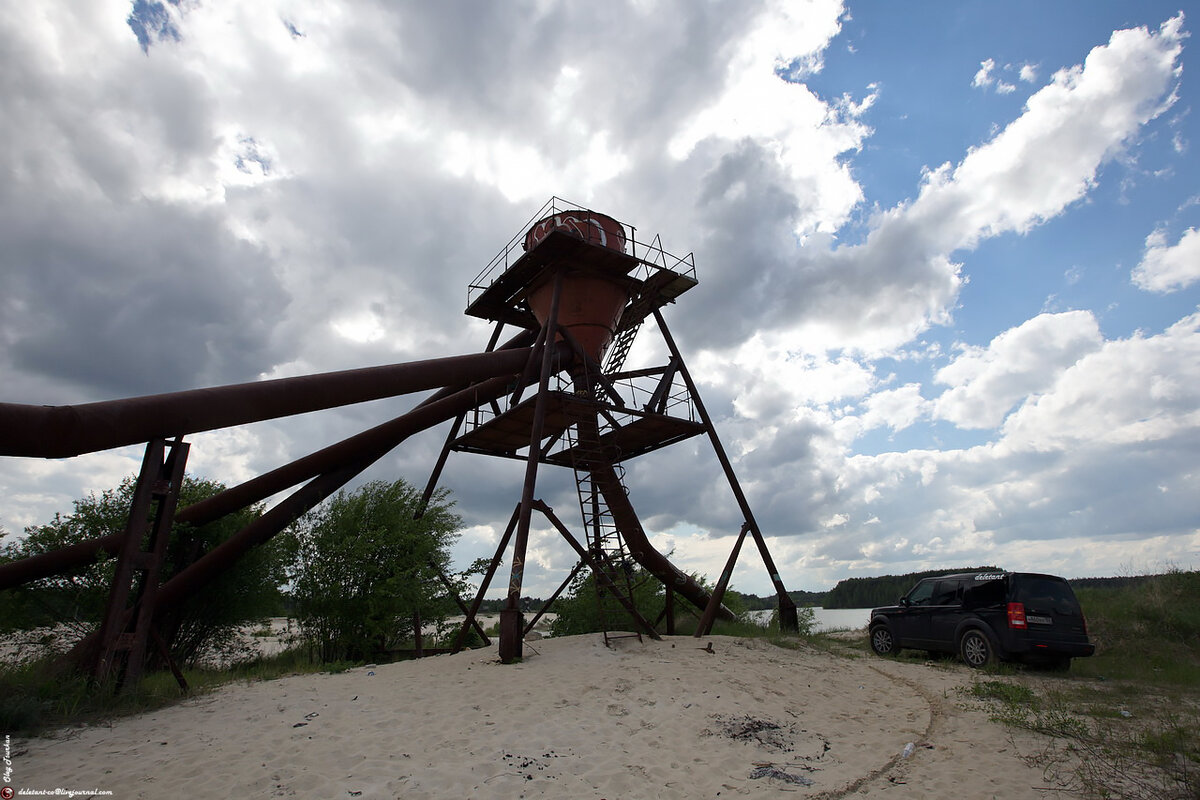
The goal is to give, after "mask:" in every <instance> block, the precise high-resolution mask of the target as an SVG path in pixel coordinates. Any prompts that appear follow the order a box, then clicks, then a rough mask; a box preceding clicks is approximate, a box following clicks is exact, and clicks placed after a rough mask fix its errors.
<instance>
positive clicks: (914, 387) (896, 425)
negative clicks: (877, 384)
mask: <svg viewBox="0 0 1200 800" xmlns="http://www.w3.org/2000/svg"><path fill="white" fill-rule="evenodd" d="M864 405H865V406H866V410H865V412H864V413H863V414H862V423H863V428H864V429H865V430H870V429H872V428H878V427H883V426H886V427H888V428H890V429H892V430H893V431H900V430H903V429H905V428H907V427H909V426H910V425H912V424H914V423H915V422H917V421H918V420H920V419H921V418H922V417H925V416H927V415H928V414H929V406H930V403H929V401H928V400H926V399H925V398H924V397H922V396H921V386H920V384H917V383H907V384H905V385H904V386H901V387H899V388H897V389H884V390H883V391H880V392H875V393H874V394H872V395H871V396H870V397H868V398H867V400H866V402H865V403H864Z"/></svg>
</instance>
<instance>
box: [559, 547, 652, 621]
mask: <svg viewBox="0 0 1200 800" xmlns="http://www.w3.org/2000/svg"><path fill="white" fill-rule="evenodd" d="M629 585H630V586H631V587H632V589H633V605H634V607H635V608H636V609H637V610H638V613H639V614H641V615H642V617H643V618H645V619H646V620H647V621H648V622H650V623H651V624H653V623H654V621H655V620H656V619H658V617H659V615H660V614H661V613H662V612H663V609H664V608H666V602H667V601H666V594H665V592H664V591H663V585H662V584H661V583H659V581H658V579H657V578H655V577H654V576H653V575H651V574H650V573H649V572H647V571H646V570H645V569H643V568H642V567H637V566H634V565H633V564H632V563H631V564H630V570H629ZM621 588H622V590H624V589H625V585H624V582H622V583H621ZM553 610H554V613H555V614H556V616H555V618H554V621H553V622H552V623H550V633H551V635H552V636H574V635H576V634H581V633H598V632H600V631H602V630H604V619H605V618H607V619H608V620H609V625H610V626H613V627H610V630H614V629H620V630H637V623H635V622H634V621H633V619H632V618H630V616H629V615H628V613H627V612H626V611H625V610H624V609H623V608H621V607H620V606H618V605H616V602H615V601H614V600H612V599H609V600H608V601H606V610H605V615H604V616H603V617H602V616H601V613H600V604H599V599H598V595H597V593H596V577H595V575H593V574H592V571H591V570H589V569H583V570H581V571H580V572H579V574H578V575H576V576H575V579H574V580H573V581H571V585H570V586H568V587H567V591H566V593H565V594H564V595H563V596H562V597H559V598H558V600H556V601H555V603H554V609H553Z"/></svg>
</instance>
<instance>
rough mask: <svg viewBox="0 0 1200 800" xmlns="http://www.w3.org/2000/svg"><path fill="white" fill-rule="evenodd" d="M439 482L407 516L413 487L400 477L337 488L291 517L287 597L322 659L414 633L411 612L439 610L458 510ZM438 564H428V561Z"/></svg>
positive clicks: (438, 617)
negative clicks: (294, 521)
mask: <svg viewBox="0 0 1200 800" xmlns="http://www.w3.org/2000/svg"><path fill="white" fill-rule="evenodd" d="M448 495H449V493H448V492H446V491H441V492H438V493H437V494H436V495H434V497H433V498H432V499H431V500H430V503H429V506H428V507H427V508H426V510H425V513H424V515H423V516H422V517H421V518H420V519H414V518H413V515H414V513H415V512H416V510H417V508H418V505H419V503H420V501H421V494H420V492H418V491H417V490H416V489H415V488H413V487H412V486H410V485H409V484H408V483H406V482H405V481H403V480H397V481H395V482H394V483H386V482H383V481H375V482H372V483H368V484H366V485H365V486H363V487H362V488H361V489H359V490H358V491H356V492H353V493H349V494H348V493H346V492H339V493H338V494H337V495H336V496H334V497H332V498H330V499H329V500H328V501H326V503H324V504H323V505H322V506H320V507H319V508H317V509H314V510H313V511H312V512H310V513H309V514H308V515H306V516H305V517H304V518H303V519H301V521H300V522H299V523H298V525H297V528H298V530H297V537H298V542H299V547H298V550H297V558H296V563H295V567H294V572H293V578H294V582H295V588H294V590H293V601H294V603H295V612H296V616H297V618H298V621H299V623H300V629H301V636H302V637H303V639H304V641H305V642H306V643H307V644H308V646H309V647H311V648H312V649H313V651H314V652H315V653H316V655H317V657H318V658H319V659H320V660H321V661H325V662H328V661H334V660H338V659H349V660H365V659H370V658H375V657H378V656H380V655H384V654H386V653H387V652H388V651H390V650H393V649H396V648H398V647H399V646H400V645H401V644H402V643H403V642H405V641H407V640H408V639H410V638H411V637H412V634H413V614H414V612H419V613H420V615H421V618H422V620H423V622H429V621H433V622H435V623H437V622H440V621H442V620H444V618H445V616H446V615H447V613H449V612H450V611H451V610H452V606H451V605H450V603H449V602H448V601H447V599H446V598H445V597H444V596H443V594H444V592H443V589H442V586H441V584H440V582H439V581H438V578H437V571H436V569H440V570H441V571H442V572H443V573H445V574H447V575H448V574H449V571H450V570H449V563H450V557H449V548H450V545H451V544H453V542H454V541H455V539H456V538H457V536H458V534H457V531H458V528H459V527H460V525H461V524H462V520H461V518H460V517H459V516H458V515H457V514H454V513H453V512H452V511H451V509H452V507H453V503H452V502H450V501H449V500H448V499H447V498H448ZM435 568H436V569H435Z"/></svg>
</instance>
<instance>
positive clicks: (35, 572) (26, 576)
mask: <svg viewBox="0 0 1200 800" xmlns="http://www.w3.org/2000/svg"><path fill="white" fill-rule="evenodd" d="M530 352H531V349H530V348H528V347H519V348H512V349H504V350H499V351H494V352H491V353H485V354H484V355H486V356H491V357H493V358H494V361H493V362H492V363H491V365H488V366H487V368H486V369H482V365H487V364H488V362H487V361H486V360H484V361H483V362H482V365H481V364H480V363H475V366H476V367H477V368H478V369H475V370H472V371H471V372H470V373H469V374H465V375H464V374H462V373H459V374H457V375H456V379H455V383H456V384H458V387H457V389H456V391H463V390H464V389H463V388H462V384H463V383H464V382H469V381H471V380H478V379H481V378H487V377H491V376H492V375H493V374H496V372H497V371H499V374H500V375H501V376H509V375H512V374H515V373H519V372H521V371H522V370H523V369H524V366H525V361H527V360H528V359H529V355H530ZM568 352H569V349H568V348H567V347H566V346H565V345H562V344H560V345H559V346H558V348H557V352H556V355H557V356H558V357H560V358H563V357H566V354H567V353H568ZM421 363H426V362H421ZM506 379H507V378H506ZM286 380H298V379H286ZM199 391H205V390H199ZM414 391H416V390H414ZM180 394H187V393H186V392H184V393H180ZM452 394H454V392H453V391H448V390H443V391H440V392H437V393H435V394H434V395H432V396H431V397H429V398H428V399H426V400H425V401H423V402H422V403H421V404H420V405H418V406H417V408H418V409H419V408H422V407H424V406H426V405H429V404H431V403H435V402H438V401H439V400H442V399H445V398H446V397H448V396H450V395H452ZM500 394H501V395H503V394H504V393H503V392H501V393H500ZM168 396H169V395H158V396H157V397H159V398H162V397H168ZM135 399H146V398H135ZM486 399H487V398H483V399H481V400H480V402H484V401H485V400H486ZM97 405H99V404H97ZM439 421H440V420H439ZM395 423H396V420H391V421H389V422H385V423H383V424H382V425H378V426H376V427H374V428H371V429H370V430H367V431H364V432H362V433H360V434H357V435H355V436H351V437H350V438H348V439H344V440H342V441H341V442H338V443H336V444H332V445H330V446H328V447H326V448H323V449H321V450H318V451H316V452H315V453H311V454H309V455H307V456H304V457H303V458H300V459H297V460H296V461H293V462H291V463H289V464H285V465H283V466H281V467H278V468H276V469H274V470H271V471H270V472H266V473H263V474H262V475H259V476H257V477H255V478H252V479H250V480H248V481H246V482H245V483H242V484H240V485H238V486H234V487H232V488H230V489H226V490H225V491H224V492H221V493H220V494H217V495H214V496H212V497H210V498H208V499H206V500H202V501H200V502H198V503H193V504H192V505H190V506H187V507H186V508H183V509H181V510H180V511H179V512H178V513H177V514H176V515H175V521H176V522H177V523H180V524H191V525H196V526H200V525H205V524H207V523H209V522H212V521H213V520H216V519H220V518H221V517H223V516H225V515H226V514H229V513H232V512H234V511H237V510H238V509H241V508H245V507H246V506H248V505H251V504H253V503H257V502H259V501H261V500H263V499H265V498H267V497H271V496H272V495H275V494H278V493H279V492H282V491H284V490H286V489H288V488H290V487H292V486H295V485H296V484H298V483H300V482H301V481H306V480H309V479H311V478H314V477H316V476H317V475H320V474H321V473H322V472H325V471H327V470H329V469H332V468H333V467H334V466H336V465H338V464H342V463H345V461H346V460H347V458H349V457H350V455H351V454H352V453H355V452H357V451H358V450H359V449H360V448H361V447H363V446H368V445H370V444H371V443H372V442H373V441H375V440H376V439H380V438H382V439H385V440H386V439H388V438H389V437H391V436H392V435H393V434H392V433H391V431H392V427H391V426H393V425H394V424H395ZM122 541H123V538H122V536H121V534H110V535H109V536H102V537H98V538H96V539H90V540H88V541H84V542H78V543H76V544H73V545H70V546H68V547H64V548H62V549H59V550H54V551H52V552H49V553H42V554H40V555H36V556H31V557H29V558H26V559H22V560H21V561H14V562H12V563H10V564H0V590H2V589H7V588H10V587H13V586H20V585H21V584H24V583H28V582H29V581H32V580H37V579H38V578H45V577H48V576H50V575H56V574H58V573H60V572H64V571H66V570H69V569H73V568H76V567H81V566H83V565H85V564H87V563H88V562H90V561H93V560H95V559H96V558H97V557H98V556H99V554H100V553H101V552H102V551H106V552H109V553H113V554H115V553H116V552H117V551H118V550H120V548H121V542H122Z"/></svg>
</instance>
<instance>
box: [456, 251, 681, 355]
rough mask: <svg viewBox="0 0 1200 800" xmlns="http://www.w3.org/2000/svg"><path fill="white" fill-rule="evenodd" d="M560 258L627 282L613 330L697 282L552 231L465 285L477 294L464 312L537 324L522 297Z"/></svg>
mask: <svg viewBox="0 0 1200 800" xmlns="http://www.w3.org/2000/svg"><path fill="white" fill-rule="evenodd" d="M563 263H568V264H570V265H571V267H572V268H573V269H578V270H585V271H589V272H597V273H602V274H604V275H606V276H610V277H612V276H616V277H617V278H618V279H623V280H626V281H628V284H629V295H630V301H629V303H627V304H626V306H625V311H624V312H623V313H622V316H621V322H620V327H619V328H618V330H617V332H618V333H619V332H620V331H621V330H624V329H626V328H634V327H636V326H637V325H639V324H641V322H642V320H644V319H645V318H646V317H647V316H649V315H650V314H651V313H653V311H654V310H655V309H658V308H661V307H662V306H664V305H666V304H667V303H671V302H674V300H675V298H676V297H678V296H679V295H681V294H683V293H684V292H686V291H687V290H688V289H691V288H692V287H693V286H695V285H696V284H697V281H696V279H695V278H694V277H692V276H691V275H686V274H684V273H681V272H676V271H674V270H670V269H667V268H666V267H662V266H659V265H657V264H653V263H651V262H649V261H646V260H644V259H641V258H637V257H635V256H631V255H626V254H625V253H619V252H617V251H615V250H612V249H609V248H607V247H603V246H601V245H599V244H594V243H590V242H587V241H584V240H583V239H582V238H581V237H579V236H575V235H572V234H570V233H567V232H566V231H562V230H555V231H551V232H550V233H548V234H547V235H546V237H545V238H544V239H542V240H541V241H540V242H539V243H538V244H537V245H536V246H535V247H534V248H533V249H531V250H529V251H528V252H526V253H524V254H523V255H522V256H521V257H520V258H518V259H517V260H516V261H514V262H513V263H512V265H511V266H510V267H508V269H506V270H504V271H503V272H502V273H500V275H498V276H497V277H496V278H495V279H494V280H493V281H492V282H491V283H489V284H487V285H486V286H484V285H482V284H475V285H473V286H472V287H470V288H471V290H472V292H476V291H477V292H478V293H477V294H473V295H472V299H471V301H470V303H469V304H468V305H467V311H466V313H467V315H468V316H472V317H478V318H479V319H486V320H490V321H493V322H503V323H505V324H506V325H516V326H518V327H522V328H537V327H538V323H537V320H536V319H535V318H534V316H533V313H532V312H531V311H530V310H529V307H528V305H527V303H526V296H527V295H528V293H529V291H530V290H531V289H532V288H533V287H535V286H537V285H538V284H539V283H540V282H541V279H542V276H543V274H544V273H546V272H547V270H548V269H550V268H551V267H552V266H554V265H558V264H563ZM681 263H682V262H681Z"/></svg>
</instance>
